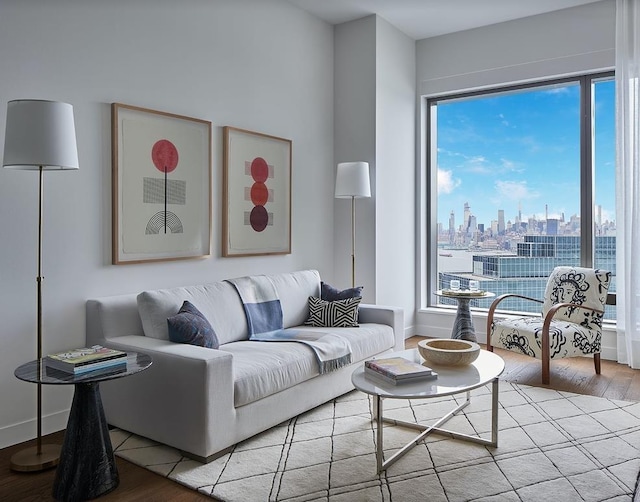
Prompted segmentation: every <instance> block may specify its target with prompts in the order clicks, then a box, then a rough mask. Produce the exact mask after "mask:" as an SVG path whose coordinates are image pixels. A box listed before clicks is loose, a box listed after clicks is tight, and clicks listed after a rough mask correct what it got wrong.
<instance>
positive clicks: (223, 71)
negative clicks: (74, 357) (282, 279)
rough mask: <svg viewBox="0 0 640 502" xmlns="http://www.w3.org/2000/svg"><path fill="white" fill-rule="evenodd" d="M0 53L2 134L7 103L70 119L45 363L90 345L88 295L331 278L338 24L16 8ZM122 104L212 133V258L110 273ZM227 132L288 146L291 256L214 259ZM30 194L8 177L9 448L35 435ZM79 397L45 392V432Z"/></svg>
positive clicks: (32, 178)
mask: <svg viewBox="0 0 640 502" xmlns="http://www.w3.org/2000/svg"><path fill="white" fill-rule="evenodd" d="M0 47H2V48H3V50H2V51H0V67H2V68H3V69H4V70H3V71H2V73H1V74H0V105H1V106H0V138H4V126H5V114H6V111H5V110H6V105H5V104H4V103H6V101H8V100H12V99H20V98H35V99H52V100H60V101H67V102H69V103H72V104H73V105H74V109H75V117H76V128H77V139H78V148H79V158H80V170H79V171H75V172H74V171H65V172H56V173H47V174H46V175H45V225H44V261H43V275H44V277H45V280H44V282H43V287H44V301H43V303H44V340H45V342H44V352H45V353H48V352H56V351H61V350H65V349H69V348H72V347H78V346H82V345H84V343H85V340H84V336H85V314H84V304H85V300H86V299H87V298H91V297H96V296H104V295H111V294H119V293H125V292H138V291H141V290H143V289H152V288H161V287H170V286H176V285H184V284H195V283H202V282H207V281H213V280H218V279H223V278H227V277H234V276H239V275H245V274H254V273H274V272H279V271H289V270H296V269H304V268H317V269H318V270H320V272H321V274H322V275H323V276H324V277H326V278H327V279H328V280H330V281H331V280H333V278H334V274H333V253H332V251H331V249H332V247H333V210H334V200H333V183H334V169H335V166H334V159H333V29H332V27H331V26H329V25H328V24H326V23H324V22H321V21H319V20H318V19H317V18H314V17H313V16H311V15H309V14H307V13H305V12H303V11H301V10H299V9H297V8H295V7H292V6H291V5H289V4H287V3H285V2H283V1H280V0H255V1H251V0H242V1H237V0H182V1H180V2H175V1H169V0H131V1H129V2H80V1H77V0H76V1H74V0H57V1H56V2H50V1H46V0H29V1H27V2H24V1H18V0H10V1H3V2H2V3H1V4H0ZM116 101H117V102H122V103H127V104H132V105H137V106H142V107H147V108H151V109H154V110H160V111H166V112H171V113H177V114H182V115H186V116H190V117H196V118H201V119H205V120H210V121H211V122H212V123H213V176H212V179H213V186H212V194H213V216H212V222H213V229H212V230H213V231H212V253H213V254H212V256H211V257H210V258H207V259H202V260H186V261H178V262H166V263H158V264H142V265H120V266H114V265H111V153H110V149H111V146H110V145H111V132H110V103H112V102H116ZM224 125H231V126H236V127H241V128H245V129H249V130H253V131H258V132H263V133H268V134H272V135H275V136H280V137H284V138H289V139H291V140H293V190H292V192H293V229H292V238H293V242H292V250H293V251H292V254H290V255H286V256H279V257H278V256H275V257H262V258H260V257H255V258H254V257H251V258H221V257H220V248H221V244H220V239H221V195H222V190H221V181H222V126H224ZM0 148H2V147H1V146H0ZM1 154H2V152H0V155H1ZM37 185H38V177H37V175H36V174H34V173H33V172H27V171H12V170H7V169H0V215H2V221H3V224H2V225H3V228H2V245H0V284H1V288H0V319H2V328H1V329H0V343H1V345H2V350H0V401H1V402H2V405H1V406H0V447H3V446H6V445H9V444H14V443H17V442H20V441H23V440H26V439H30V438H32V437H34V435H35V423H34V420H35V414H36V412H35V406H36V398H35V396H36V394H35V386H34V385H33V384H29V383H25V382H21V381H19V380H17V379H16V378H15V377H14V376H13V371H14V369H15V368H16V367H17V366H18V365H20V364H22V363H24V362H26V361H29V360H31V359H33V358H34V357H35V354H36V348H35V343H36V337H35V319H36V301H35V276H36V273H37V272H36V247H37ZM71 395H72V389H70V388H67V387H66V386H64V387H61V388H60V387H56V388H54V387H52V386H45V387H44V388H43V398H44V415H45V421H44V432H45V433H47V432H50V431H53V430H58V429H61V428H64V427H65V424H66V417H67V410H68V408H69V407H70V403H71Z"/></svg>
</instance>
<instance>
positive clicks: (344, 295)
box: [320, 282, 362, 302]
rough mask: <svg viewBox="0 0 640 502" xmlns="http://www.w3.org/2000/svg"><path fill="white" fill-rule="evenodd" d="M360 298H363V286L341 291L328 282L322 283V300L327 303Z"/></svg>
mask: <svg viewBox="0 0 640 502" xmlns="http://www.w3.org/2000/svg"><path fill="white" fill-rule="evenodd" d="M360 296H362V286H357V287H355V288H349V289H343V290H342V291H340V290H339V289H336V288H334V287H333V286H330V285H329V284H327V283H326V282H320V298H321V299H323V300H325V301H327V302H335V301H336V300H346V299H348V298H357V297H360Z"/></svg>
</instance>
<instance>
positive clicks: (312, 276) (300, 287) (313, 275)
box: [268, 270, 320, 328]
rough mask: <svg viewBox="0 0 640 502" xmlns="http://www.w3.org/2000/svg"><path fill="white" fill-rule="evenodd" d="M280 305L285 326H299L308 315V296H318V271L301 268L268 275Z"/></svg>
mask: <svg viewBox="0 0 640 502" xmlns="http://www.w3.org/2000/svg"><path fill="white" fill-rule="evenodd" d="M268 277H269V279H271V282H272V283H273V285H274V286H275V288H276V294H277V295H278V299H279V300H280V305H281V306H282V324H283V326H284V327H285V328H290V327H292V326H300V325H302V324H304V323H305V321H306V320H307V318H308V317H309V301H308V300H309V297H310V296H316V297H319V296H320V273H319V272H318V271H317V270H301V271H297V272H288V273H282V274H274V275H269V276H268Z"/></svg>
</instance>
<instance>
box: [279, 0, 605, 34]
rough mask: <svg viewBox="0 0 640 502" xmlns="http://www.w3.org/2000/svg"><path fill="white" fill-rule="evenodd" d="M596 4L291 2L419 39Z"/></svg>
mask: <svg viewBox="0 0 640 502" xmlns="http://www.w3.org/2000/svg"><path fill="white" fill-rule="evenodd" d="M596 1H600V0H288V2H289V3H291V4H294V5H297V6H298V7H300V8H302V9H304V10H306V11H308V12H310V13H311V14H314V15H315V16H317V17H319V18H321V19H324V20H325V21H327V22H329V23H330V24H339V23H344V22H346V21H352V20H354V19H359V18H361V17H364V16H367V15H369V14H378V15H379V16H380V17H382V18H383V19H385V20H386V21H388V22H389V23H391V24H392V25H394V26H395V27H396V28H398V29H400V30H401V31H403V32H404V33H405V34H407V35H408V36H410V37H411V38H413V39H415V40H421V39H423V38H429V37H435V36H438V35H444V34H446V33H453V32H456V31H462V30H468V29H471V28H478V27H480V26H487V25H490V24H495V23H501V22H503V21H510V20H512V19H518V18H521V17H527V16H534V15H536V14H543V13H545V12H551V11H554V10H560V9H566V8H569V7H575V6H577V5H584V4H588V3H593V2H596Z"/></svg>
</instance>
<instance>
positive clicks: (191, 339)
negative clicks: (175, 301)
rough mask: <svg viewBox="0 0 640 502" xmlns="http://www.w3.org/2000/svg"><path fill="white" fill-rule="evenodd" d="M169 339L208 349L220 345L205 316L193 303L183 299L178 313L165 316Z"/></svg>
mask: <svg viewBox="0 0 640 502" xmlns="http://www.w3.org/2000/svg"><path fill="white" fill-rule="evenodd" d="M167 324H168V325H169V340H171V341H172V342H176V343H189V344H191V345H198V346H200V347H207V348H209V349H217V348H218V347H219V346H220V343H219V342H218V337H217V335H216V333H215V331H213V327H212V326H211V324H210V323H209V321H207V318H206V317H205V316H204V315H203V314H202V312H200V311H199V310H198V309H197V308H196V307H195V305H193V303H191V302H189V301H187V300H185V301H184V303H183V304H182V307H180V310H179V311H178V313H177V314H176V315H174V316H172V317H168V318H167Z"/></svg>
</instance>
